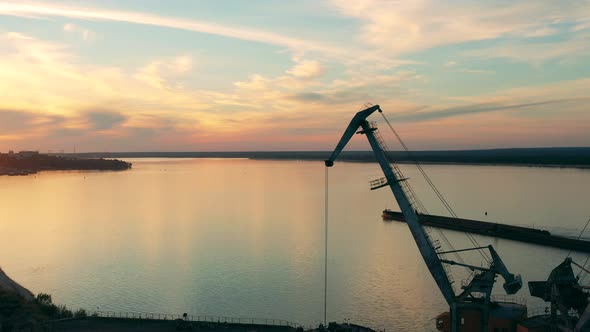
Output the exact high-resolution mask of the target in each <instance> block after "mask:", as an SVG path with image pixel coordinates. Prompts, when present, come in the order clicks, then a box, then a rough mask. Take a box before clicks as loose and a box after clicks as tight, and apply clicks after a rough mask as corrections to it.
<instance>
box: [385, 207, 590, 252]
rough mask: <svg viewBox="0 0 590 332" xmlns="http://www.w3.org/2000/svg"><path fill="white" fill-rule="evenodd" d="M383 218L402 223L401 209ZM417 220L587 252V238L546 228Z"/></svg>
mask: <svg viewBox="0 0 590 332" xmlns="http://www.w3.org/2000/svg"><path fill="white" fill-rule="evenodd" d="M383 220H395V221H400V222H405V220H404V216H403V215H402V213H401V212H397V211H391V210H384V211H383ZM419 220H420V223H421V224H422V225H424V226H430V227H437V228H444V229H450V230H454V231H459V232H468V233H473V234H480V235H485V236H492V237H496V238H501V239H508V240H513V241H519V242H526V243H533V244H538V245H542V246H546V247H554V248H560V249H568V250H573V251H579V252H586V253H590V241H587V240H582V239H580V240H578V239H573V238H569V237H564V236H559V235H553V234H551V233H550V232H549V231H546V230H540V229H534V228H529V227H522V226H513V225H506V224H500V223H494V222H487V221H481V220H472V219H461V218H451V217H444V216H436V215H430V214H420V215H419Z"/></svg>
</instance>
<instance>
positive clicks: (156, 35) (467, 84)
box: [0, 0, 590, 152]
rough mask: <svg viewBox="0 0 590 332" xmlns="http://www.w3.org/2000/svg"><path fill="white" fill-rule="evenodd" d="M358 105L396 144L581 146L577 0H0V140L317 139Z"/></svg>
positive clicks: (585, 118) (200, 143) (581, 23)
mask: <svg viewBox="0 0 590 332" xmlns="http://www.w3.org/2000/svg"><path fill="white" fill-rule="evenodd" d="M367 102H370V103H373V104H380V105H381V107H382V109H383V110H384V112H385V114H386V116H387V117H388V118H389V119H390V121H391V122H392V123H393V124H394V126H395V127H396V129H398V130H399V132H400V134H401V135H402V136H403V137H404V138H405V139H406V142H407V143H408V145H409V147H410V148H412V149H472V148H503V147H540V146H590V1H588V0H582V1H554V0H551V1H542V0H531V1H463V0H461V1H444V2H440V1H435V0H421V1H412V0H407V1H406V0H404V1H401V0H400V1H379V0H359V1H349V0H299V1H280V0H274V1H270V0H253V1H239V0H228V1H214V0H211V1H205V0H202V1H201V0H195V1H173V0H168V1H149V0H142V1H139V0H133V1H115V0H103V1H98V0H97V1H51V2H50V1H46V2H41V1H38V2H27V1H0V152H6V151H7V150H9V149H14V150H25V149H33V150H41V151H43V152H46V151H48V150H53V151H59V150H65V151H68V152H70V151H72V150H73V149H74V148H75V149H76V150H77V151H78V152H80V151H249V150H330V149H332V148H333V147H334V145H335V144H336V142H337V140H338V139H339V138H340V135H341V133H342V131H343V130H344V128H345V126H346V125H347V124H348V122H349V120H350V118H351V117H352V115H353V114H354V113H355V112H356V111H358V110H359V109H360V108H361V107H362V106H363V105H364V104H365V103H367ZM376 120H379V118H376ZM383 129H386V128H383ZM351 148H353V149H367V148H368V146H367V144H366V142H364V141H362V140H359V139H355V141H354V142H353V145H352V147H351ZM391 148H392V149H396V147H395V145H393V144H392V145H391Z"/></svg>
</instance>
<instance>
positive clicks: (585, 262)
mask: <svg viewBox="0 0 590 332" xmlns="http://www.w3.org/2000/svg"><path fill="white" fill-rule="evenodd" d="M588 224H590V218H588V221H587V222H586V225H585V226H584V228H582V231H581V232H580V235H578V240H579V239H580V238H581V237H582V234H584V231H586V228H587V227H588ZM571 253H572V251H571V249H570V251H569V252H568V253H567V257H570V254H571ZM567 257H566V258H567ZM589 259H590V255H588V256H586V260H585V261H584V264H582V266H583V268H582V269H581V270H580V272H579V273H578V275H577V276H576V278H577V279H578V280H579V281H580V282H582V281H584V279H585V278H586V274H584V275H583V276H582V278H581V279H580V275H581V274H582V272H584V270H585V269H586V264H588V260H589Z"/></svg>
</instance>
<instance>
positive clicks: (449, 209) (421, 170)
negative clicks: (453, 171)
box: [380, 112, 491, 263]
mask: <svg viewBox="0 0 590 332" xmlns="http://www.w3.org/2000/svg"><path fill="white" fill-rule="evenodd" d="M380 113H381V116H383V119H384V120H385V122H386V123H387V125H388V126H389V129H391V131H392V132H393V134H394V135H395V137H396V138H397V140H398V141H399V142H400V144H401V146H402V147H403V149H404V150H405V151H406V153H407V154H408V156H409V157H410V158H411V159H412V161H413V162H414V164H415V165H416V167H417V168H418V170H419V171H420V173H421V174H422V176H423V177H424V179H425V180H426V182H428V184H429V185H430V187H431V188H432V190H433V191H434V193H435V194H436V196H437V197H438V198H439V200H440V201H441V203H442V204H443V205H444V206H445V208H446V209H447V211H449V213H450V214H451V216H452V217H454V218H456V219H458V218H459V217H458V216H457V214H456V213H455V211H454V210H453V208H452V207H451V205H450V204H449V203H448V202H447V200H446V199H445V198H444V196H443V195H442V194H441V192H440V191H439V190H438V188H437V187H436V186H435V185H434V182H432V180H431V179H430V177H429V176H428V174H426V172H425V171H424V169H423V168H422V166H421V165H420V163H419V162H418V160H417V159H416V158H414V156H413V155H412V153H411V151H410V150H409V149H408V146H407V145H406V143H404V141H403V140H402V138H401V137H400V136H399V134H398V133H397V131H395V129H393V126H392V125H391V123H390V122H389V120H388V119H387V117H385V114H383V112H380ZM441 233H442V232H441ZM465 235H466V236H467V238H468V239H469V241H470V242H471V244H472V245H473V246H474V247H476V248H479V247H481V245H480V244H479V243H478V242H477V240H476V239H475V238H474V237H473V235H471V234H469V233H466V232H465ZM444 238H445V240H446V237H444ZM446 241H448V240H446ZM477 251H478V252H479V254H480V255H481V256H482V257H483V258H484V259H485V260H486V261H487V262H488V263H491V258H490V257H489V256H488V255H487V254H486V252H485V251H483V250H482V249H478V250H477Z"/></svg>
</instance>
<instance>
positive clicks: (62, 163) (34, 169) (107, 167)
mask: <svg viewBox="0 0 590 332" xmlns="http://www.w3.org/2000/svg"><path fill="white" fill-rule="evenodd" d="M131 167H132V165H131V163H128V162H125V161H122V160H117V159H104V158H76V157H71V156H68V157H66V156H56V155H46V154H41V153H38V152H37V151H21V152H17V153H13V152H10V153H2V154H0V176H25V175H31V174H36V173H38V172H40V171H69V170H76V171H80V170H93V171H95V170H99V171H103V170H104V171H123V170H127V169H130V168H131Z"/></svg>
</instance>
